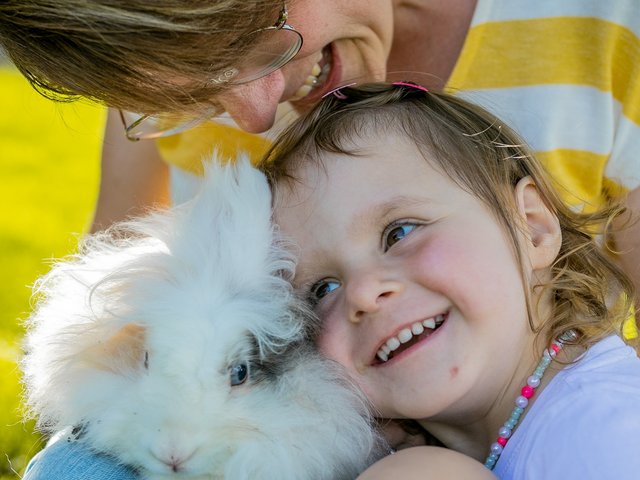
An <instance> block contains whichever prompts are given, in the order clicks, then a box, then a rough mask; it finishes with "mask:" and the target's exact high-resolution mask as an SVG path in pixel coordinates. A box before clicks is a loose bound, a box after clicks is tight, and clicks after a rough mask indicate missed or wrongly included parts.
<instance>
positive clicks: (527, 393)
mask: <svg viewBox="0 0 640 480" xmlns="http://www.w3.org/2000/svg"><path fill="white" fill-rule="evenodd" d="M520 393H521V394H522V396H523V397H524V398H531V397H533V394H534V393H535V390H534V388H533V387H530V386H529V385H525V386H524V387H522V390H520Z"/></svg>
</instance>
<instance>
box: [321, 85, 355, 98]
mask: <svg viewBox="0 0 640 480" xmlns="http://www.w3.org/2000/svg"><path fill="white" fill-rule="evenodd" d="M354 85H356V82H353V83H348V84H347V85H342V86H340V87H337V88H334V89H333V90H329V91H328V92H327V93H325V94H324V95H322V98H325V97H328V96H329V95H333V96H334V97H336V98H337V99H338V100H346V99H347V96H346V95H345V94H344V93H342V92H341V91H340V90H342V89H343V88H347V87H353V86H354Z"/></svg>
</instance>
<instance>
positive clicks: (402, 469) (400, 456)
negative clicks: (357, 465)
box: [358, 447, 496, 480]
mask: <svg viewBox="0 0 640 480" xmlns="http://www.w3.org/2000/svg"><path fill="white" fill-rule="evenodd" d="M389 479H394V480H451V479H465V480H492V479H493V480H495V479H496V477H495V476H494V475H493V474H492V473H491V472H490V471H489V470H487V468H485V466H484V465H482V464H481V463H480V462H477V461H476V460H474V459H472V458H470V457H467V456H466V455H463V454H461V453H458V452H455V451H453V450H448V449H446V448H441V447H413V448H407V449H406V450H400V451H398V452H396V453H394V454H393V455H389V456H387V457H385V458H383V459H382V460H380V461H378V462H376V463H375V464H373V465H372V466H371V467H369V468H368V469H367V470H366V471H365V472H364V473H363V474H362V475H360V476H359V477H358V480H389Z"/></svg>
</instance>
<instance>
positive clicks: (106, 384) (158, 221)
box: [22, 160, 385, 480]
mask: <svg viewBox="0 0 640 480" xmlns="http://www.w3.org/2000/svg"><path fill="white" fill-rule="evenodd" d="M293 268H294V261H293V259H292V257H291V256H290V255H288V254H287V253H286V252H285V249H283V248H282V245H281V242H279V241H278V240H277V235H276V233H274V229H273V227H272V224H271V194H270V191H269V187H268V185H267V182H266V180H265V178H264V176H263V175H262V174H261V173H259V172H258V171H257V170H255V169H254V168H253V167H251V166H250V165H249V163H248V162H247V161H246V160H244V161H241V162H239V164H238V165H237V166H235V167H230V166H226V167H221V166H216V167H209V168H208V169H207V172H206V175H205V179H204V182H203V188H202V190H201V191H200V193H199V194H198V196H197V197H196V198H195V199H194V200H193V201H191V202H189V203H186V204H184V205H182V206H179V207H176V208H173V209H170V210H167V211H165V212H156V213H153V214H151V215H149V216H146V217H144V218H141V219H137V220H132V221H130V222H127V223H125V224H123V225H121V226H120V227H118V228H117V229H115V230H112V231H111V232H109V233H106V234H101V235H96V236H93V237H89V238H88V239H87V240H86V242H85V245H84V247H83V249H82V251H81V253H80V254H78V255H76V256H74V257H72V258H71V259H69V260H67V261H64V262H61V263H58V264H57V265H55V266H54V268H53V269H52V270H51V272H50V273H49V274H47V275H46V276H44V277H43V278H42V279H41V280H40V281H39V282H38V284H37V285H36V293H37V294H38V295H39V303H38V305H37V307H36V309H35V311H34V313H33V315H32V316H31V318H30V319H29V325H28V327H29V329H28V334H27V337H26V351H27V354H26V356H25V358H24V361H23V363H22V367H23V371H24V379H25V385H26V396H27V404H28V406H29V407H30V410H31V412H32V413H33V414H34V415H35V416H37V418H38V422H39V426H40V428H41V429H43V430H44V431H46V432H48V433H53V432H57V431H60V430H61V429H64V428H69V427H75V432H80V434H79V435H78V439H77V441H80V442H86V443H87V444H88V445H89V446H90V447H91V448H93V449H95V450H98V451H101V452H106V453H109V454H111V455H113V456H114V457H115V458H116V459H118V460H119V461H121V462H123V463H126V464H130V465H132V466H134V467H136V468H138V469H139V471H140V473H141V476H142V477H143V478H147V479H170V478H171V479H175V478H180V479H182V478H185V479H186V478H189V479H196V478H197V479H205V478H206V479H218V478H224V479H230V480H236V479H238V480H242V479H253V480H261V479H265V480H266V479H269V480H274V479H277V480H288V479H291V480H293V479H295V480H301V479H310V480H311V479H313V480H322V479H353V478H355V477H356V476H357V474H358V473H359V472H360V471H362V470H363V469H365V468H366V467H367V466H368V465H369V464H370V463H371V462H372V461H374V460H375V459H376V458H377V457H378V456H379V455H380V454H383V453H385V452H384V450H385V448H384V443H383V442H382V440H381V439H380V436H379V435H378V434H377V433H376V430H375V428H374V427H373V421H372V418H371V416H370V413H369V411H368V406H367V403H366V400H365V399H364V398H363V396H362V394H361V393H359V391H358V390H357V389H356V388H355V387H354V386H353V385H352V384H351V383H350V382H349V380H348V379H347V378H346V377H345V376H344V374H343V373H342V371H341V369H340V368H339V367H338V366H337V365H336V364H334V363H333V362H330V361H328V360H326V359H324V358H322V357H321V356H320V355H319V354H318V353H316V352H315V350H314V348H313V347H312V346H311V342H310V341H309V337H310V330H309V328H311V329H313V328H314V327H313V323H314V320H313V317H312V316H311V315H310V314H309V313H308V312H307V311H306V310H305V308H304V307H303V305H302V303H301V302H300V301H298V300H297V299H296V298H295V296H294V294H293V292H292V289H291V287H290V285H289V283H288V281H287V277H288V276H289V275H290V274H291V272H292V270H293ZM310 326H311V327H310Z"/></svg>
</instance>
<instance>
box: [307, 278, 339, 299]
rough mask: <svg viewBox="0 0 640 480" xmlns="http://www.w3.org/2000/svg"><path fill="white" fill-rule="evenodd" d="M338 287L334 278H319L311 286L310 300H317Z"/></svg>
mask: <svg viewBox="0 0 640 480" xmlns="http://www.w3.org/2000/svg"><path fill="white" fill-rule="evenodd" d="M339 287H340V282H338V281H336V280H320V281H319V282H317V283H315V284H314V285H313V286H312V287H311V291H310V294H311V300H312V301H316V302H317V301H318V300H320V299H321V298H323V297H326V296H327V295H329V294H330V293H331V292H333V291H334V290H336V289H337V288H339Z"/></svg>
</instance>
